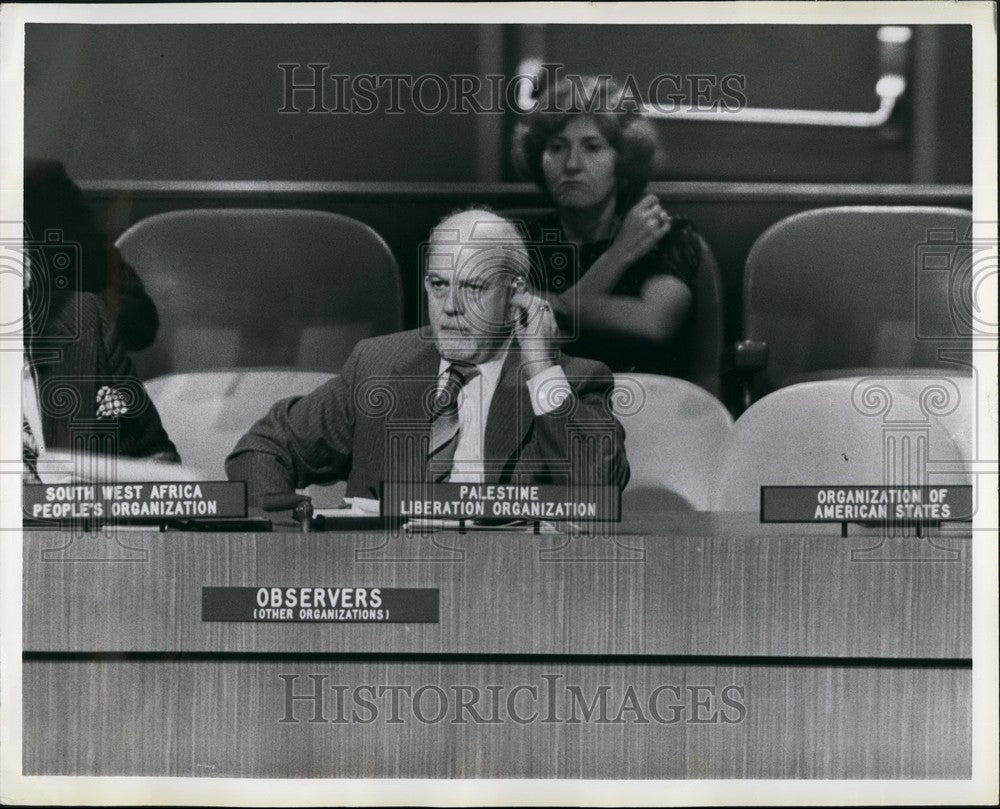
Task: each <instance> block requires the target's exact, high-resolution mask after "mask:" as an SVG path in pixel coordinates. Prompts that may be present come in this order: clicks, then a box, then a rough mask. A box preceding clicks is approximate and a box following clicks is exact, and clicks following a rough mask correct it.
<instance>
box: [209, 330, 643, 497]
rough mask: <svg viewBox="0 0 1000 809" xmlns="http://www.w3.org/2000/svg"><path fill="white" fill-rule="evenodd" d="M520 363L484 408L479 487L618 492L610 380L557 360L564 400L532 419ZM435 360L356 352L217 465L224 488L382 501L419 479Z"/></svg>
mask: <svg viewBox="0 0 1000 809" xmlns="http://www.w3.org/2000/svg"><path fill="white" fill-rule="evenodd" d="M520 356H521V355H520V352H519V351H518V349H517V344H516V342H515V343H514V344H512V346H511V349H510V351H509V352H508V354H507V358H506V361H505V362H504V366H503V369H502V371H501V374H500V379H499V381H498V383H497V389H496V392H495V393H494V395H493V400H492V402H491V404H490V409H489V413H488V417H487V420H486V431H485V435H484V442H483V443H484V452H485V456H486V457H485V459H484V462H485V464H484V465H485V479H486V482H487V483H489V482H497V483H508V482H511V483H527V482H532V483H571V484H573V485H581V486H583V485H604V486H618V487H619V488H623V487H624V486H625V483H626V482H627V481H628V474H629V473H628V461H627V460H626V458H625V450H624V448H623V443H624V435H625V433H624V430H623V429H622V427H621V425H620V424H619V423H618V422H617V420H616V419H615V418H614V416H613V415H612V413H611V409H610V399H609V397H610V393H611V391H612V387H613V378H612V376H611V373H610V371H608V369H607V368H606V367H605V366H603V365H601V364H600V363H597V362H593V361H591V360H582V359H576V358H572V357H562V358H560V364H561V365H562V367H563V369H564V371H565V373H566V377H567V379H568V381H569V382H570V384H571V386H572V388H573V391H572V395H570V396H568V397H567V398H566V400H565V402H564V404H563V406H562V407H560V408H557V410H556V411H555V412H553V413H549V414H546V415H541V416H536V415H535V414H534V410H533V409H532V406H531V400H530V396H529V392H528V388H527V385H526V384H525V381H526V376H525V375H524V373H523V370H522V367H521V361H520ZM440 360H441V357H440V354H439V353H438V351H437V348H436V347H435V345H434V342H433V340H432V338H431V337H430V335H429V334H428V333H426V332H418V331H408V332H400V333H397V334H390V335H386V336H383V337H375V338H372V339H369V340H363V341H361V342H360V343H358V345H357V346H356V348H355V349H354V352H353V353H352V354H351V356H350V357H349V358H348V360H347V363H346V364H345V366H344V368H343V370H342V371H341V374H340V375H339V376H338V377H336V378H334V379H332V380H331V381H329V382H327V383H326V384H324V385H321V386H320V387H319V388H317V389H316V390H315V391H313V392H312V393H310V394H309V395H308V396H304V397H301V398H292V399H285V400H283V401H281V402H278V403H277V404H276V405H274V407H272V408H271V411H270V412H269V413H268V414H267V415H266V416H265V417H264V418H262V419H261V420H260V421H258V422H257V423H256V424H255V425H254V426H253V427H251V428H250V430H249V432H247V434H246V435H244V436H243V438H241V439H240V440H239V442H238V443H237V444H236V447H235V448H234V449H233V451H232V452H231V453H230V455H229V457H228V458H227V459H226V472H227V474H228V475H229V478H230V479H231V480H246V481H247V482H248V484H249V485H248V492H249V495H250V500H251V503H254V504H256V503H258V502H259V500H260V497H261V496H262V495H265V494H270V493H278V492H281V493H287V492H290V491H292V490H293V489H296V488H303V487H305V486H308V485H310V484H313V483H320V484H325V483H332V482H335V481H338V480H346V481H347V495H348V496H353V497H379V494H380V491H379V484H380V483H382V482H383V481H385V480H387V479H394V480H396V481H400V482H407V483H409V482H419V481H423V480H425V479H426V460H427V448H426V440H427V437H428V436H429V433H430V424H431V417H430V411H431V404H432V401H433V398H434V393H435V391H436V389H437V382H438V371H439V367H440ZM567 393H568V392H567Z"/></svg>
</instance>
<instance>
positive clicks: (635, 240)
mask: <svg viewBox="0 0 1000 809" xmlns="http://www.w3.org/2000/svg"><path fill="white" fill-rule="evenodd" d="M669 232H670V216H669V214H667V212H666V211H665V210H664V209H663V207H662V206H661V205H660V201H659V200H658V199H657V198H656V196H655V195H654V194H647V195H646V196H644V197H643V198H642V199H641V200H639V201H638V202H637V203H636V204H635V205H633V206H632V207H631V208H630V209H629V212H628V213H627V214H625V218H624V219H623V220H622V226H621V228H619V230H618V235H617V236H615V238H614V241H613V242H612V244H611V248H609V249H612V250H617V251H618V252H619V254H620V255H621V257H622V259H623V260H624V261H625V262H626V263H627V264H632V263H634V262H636V261H638V260H639V259H640V258H642V257H643V256H644V255H646V253H648V252H649V251H650V250H652V249H653V247H654V246H655V245H656V244H658V243H659V241H660V239H662V238H663V237H664V236H666V235H667V233H669Z"/></svg>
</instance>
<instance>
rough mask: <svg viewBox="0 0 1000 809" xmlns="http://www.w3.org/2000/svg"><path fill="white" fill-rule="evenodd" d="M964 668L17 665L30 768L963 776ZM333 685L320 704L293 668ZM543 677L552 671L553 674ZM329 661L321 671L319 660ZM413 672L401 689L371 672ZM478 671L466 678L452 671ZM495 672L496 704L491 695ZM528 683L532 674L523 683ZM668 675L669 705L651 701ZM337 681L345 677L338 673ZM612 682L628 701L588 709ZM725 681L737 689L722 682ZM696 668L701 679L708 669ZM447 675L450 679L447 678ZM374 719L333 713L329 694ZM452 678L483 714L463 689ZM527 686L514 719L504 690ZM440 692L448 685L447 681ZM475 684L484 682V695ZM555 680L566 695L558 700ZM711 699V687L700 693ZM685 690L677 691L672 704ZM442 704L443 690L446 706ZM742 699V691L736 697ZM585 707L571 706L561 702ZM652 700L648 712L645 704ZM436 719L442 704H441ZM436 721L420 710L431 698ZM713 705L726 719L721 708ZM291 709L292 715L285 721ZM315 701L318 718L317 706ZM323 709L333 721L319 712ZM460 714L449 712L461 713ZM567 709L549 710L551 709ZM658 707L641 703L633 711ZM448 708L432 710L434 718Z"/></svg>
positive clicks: (200, 772) (611, 689) (370, 774)
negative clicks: (294, 698)
mask: <svg viewBox="0 0 1000 809" xmlns="http://www.w3.org/2000/svg"><path fill="white" fill-rule="evenodd" d="M971 673H972V672H971V670H970V669H964V668H941V669H935V668H912V669H906V668H893V667H888V668H853V667H840V666H831V667H820V668H816V667H809V666H791V667H785V668H781V667H771V666H718V667H706V666H674V665H669V666H662V665H624V666H615V665H609V664H600V663H594V664H588V665H566V664H557V663H536V664H528V663H518V664H492V663H489V664H465V663H448V664H440V665H439V664H433V663H420V664H417V663H368V664H359V663H347V662H344V663H340V662H338V663H330V662H326V663H322V662H309V663H302V662H294V663H293V662H287V661H285V662H274V661H271V662H228V663H218V662H196V663H192V662H156V663H154V662H101V663H94V662H85V663H79V662H72V663H66V662H61V663H60V662H42V661H31V662H28V663H26V664H25V669H24V706H25V707H24V771H25V774H58V775H173V776H244V777H249V776H264V777H282V776H284V777H289V776H298V777H351V778H375V777H436V778H488V777H507V778H510V777H522V778H524V777H529V778H543V777H548V778H626V779H630V778H969V777H970V774H971V764H970V751H971V733H970V722H971V716H970V714H971V710H970V706H971ZM280 674H286V675H298V679H297V680H291V681H290V682H291V684H292V686H293V687H294V688H295V691H296V693H298V694H302V693H309V692H311V682H312V681H310V680H309V676H310V675H316V676H317V677H319V678H321V679H320V683H321V686H322V687H323V688H325V689H326V690H325V691H324V692H323V693H324V694H325V698H324V699H325V701H324V703H323V705H322V715H321V716H319V717H314V714H313V705H312V704H311V703H309V704H307V703H304V702H298V703H295V704H294V706H293V710H294V714H292V715H291V716H290V717H286V713H285V711H286V704H285V700H286V694H285V689H286V687H287V686H286V685H285V681H283V680H281V679H280V678H279V675H280ZM543 675H544V676H545V677H548V678H549V679H544V677H543ZM324 676H325V678H326V679H322V678H323V677H324ZM369 684H370V685H372V686H375V687H378V686H391V685H400V686H403V685H409V686H410V688H411V695H416V693H417V689H419V688H421V687H424V686H430V687H431V688H428V689H427V690H425V691H423V692H421V694H420V696H419V697H417V704H418V706H419V714H418V713H417V712H415V711H414V709H413V707H412V706H413V697H412V696H411V697H407V696H406V694H405V693H404V692H402V691H399V690H396V691H395V693H396V694H398V698H399V703H398V705H399V707H398V710H397V718H398V719H399V720H400V721H398V722H395V723H393V722H391V721H389V720H390V719H391V718H392V714H391V696H390V695H391V694H392V693H393V692H392V691H389V692H386V691H383V692H381V693H382V695H381V697H378V696H376V694H378V692H377V691H373V692H368V691H362V692H361V698H362V699H365V700H367V701H368V702H371V703H372V705H373V706H374V707H373V708H371V709H367V708H363V707H362V706H361V705H360V702H359V701H358V700H357V699H356V697H355V691H354V688H355V687H357V686H359V685H369ZM460 685H465V686H470V687H473V688H478V689H480V691H478V692H476V691H470V690H465V691H463V692H456V691H455V690H454V689H453V686H460ZM490 685H492V686H495V687H496V688H497V689H499V690H497V691H496V692H495V693H497V694H498V695H499V701H498V707H497V709H496V710H495V711H494V710H493V709H492V707H491V706H492V702H491V699H492V697H491V696H490V694H491V693H494V692H490V691H488V690H487V689H486V686H490ZM517 685H524V686H529V687H534V688H536V689H537V690H536V692H535V693H536V694H537V696H532V694H531V693H530V692H525V691H520V692H516V693H515V692H513V691H512V689H513V688H514V687H515V686H517ZM664 685H666V686H673V687H675V688H676V689H678V690H676V691H674V690H662V691H660V692H658V693H657V694H655V699H654V702H655V708H656V711H657V716H659V718H660V719H663V720H673V719H676V720H677V721H671V722H669V723H667V722H660V721H657V719H656V717H655V716H654V715H653V713H652V712H651V710H650V708H649V703H650V698H651V697H654V692H655V689H657V688H658V687H660V686H664ZM333 686H338V687H340V688H341V691H340V692H337V691H335V690H334V688H333ZM602 686H606V687H607V688H606V690H605V692H604V693H605V700H606V703H605V704H606V705H607V706H608V708H607V710H606V712H605V716H606V717H607V718H609V719H611V720H613V719H616V718H619V711H620V707H621V705H622V704H623V702H625V701H626V700H627V699H630V698H628V697H626V694H627V693H628V689H629V687H630V686H631V687H632V689H633V692H634V694H635V696H636V700H637V702H636V704H638V705H639V706H640V707H639V712H628V711H626V712H624V713H622V714H621V717H620V718H621V719H622V721H621V722H617V723H616V722H614V721H608V722H603V721H598V718H599V717H600V705H599V703H598V704H597V705H596V709H595V712H594V713H593V714H591V718H590V719H589V720H585V719H584V712H583V710H582V709H581V708H580V707H579V705H580V704H579V702H577V707H576V708H575V709H574V706H573V698H572V697H571V690H570V689H571V688H573V687H575V688H578V689H579V692H580V694H581V695H582V696H583V698H584V699H585V701H586V702H587V703H588V704H589V703H592V702H594V701H595V699H596V698H597V697H598V695H599V694H600V693H601V692H600V689H601V687H602ZM729 686H733V687H735V688H737V689H742V691H735V690H729V691H726V692H725V693H726V695H727V698H728V701H727V700H724V698H723V692H724V689H726V688H727V687H729ZM695 687H697V688H695ZM434 688H438V689H441V691H440V692H439V691H436V690H434ZM336 693H343V694H344V695H345V697H346V700H347V702H346V705H347V709H346V710H344V711H343V712H342V714H343V716H346V717H350V715H351V713H352V712H353V711H355V710H356V711H357V712H358V717H359V718H361V719H371V720H372V721H370V722H369V723H367V724H361V723H358V722H352V721H346V722H334V721H332V720H334V719H336V718H337V716H338V708H337V703H336V701H335V697H334V695H335V694H336ZM459 693H461V694H462V695H464V697H465V701H466V702H467V703H471V704H472V705H473V707H475V708H477V713H478V715H479V716H480V717H482V718H483V719H484V720H489V719H491V718H493V717H494V716H495V717H496V718H498V719H499V720H500V721H499V722H496V723H488V722H485V721H484V722H480V721H477V720H476V719H475V717H474V716H473V714H471V713H469V712H468V711H462V710H461V709H460V708H458V703H459ZM512 693H515V696H514V711H515V712H516V713H517V715H518V717H519V718H521V719H531V714H532V713H533V712H534V711H537V712H538V713H539V714H540V715H539V716H538V717H536V718H534V720H533V721H528V722H526V723H524V724H520V723H518V722H516V721H513V719H512V716H511V714H510V712H509V711H508V708H507V700H508V699H509V698H510V695H511V694H512ZM441 694H443V695H444V700H445V702H442V701H441ZM477 694H478V695H479V698H478V699H475V698H474V697H476V695H477ZM549 694H554V695H555V702H554V704H555V708H554V710H552V709H550V708H549V707H548V706H549V701H548V700H549ZM697 702H701V704H702V707H698V706H697V705H696V703H697ZM671 705H675V706H678V707H676V708H675V709H671V708H670V706H671ZM442 707H443V708H444V710H443V711H442ZM741 707H742V710H741ZM574 710H575V716H576V718H577V719H578V720H580V721H578V722H576V723H573V722H569V721H566V720H567V719H569V718H571V717H572V716H573V712H574ZM640 712H641V713H640ZM439 716H440V719H439V720H438V717H439ZM420 717H422V718H423V721H421V718H420ZM712 717H714V718H715V719H716V721H714V722H711V721H698V722H696V721H694V720H708V719H711V718H712ZM283 718H291V719H294V720H296V721H290V722H282V721H281V720H282V719H283ZM312 718H319V719H320V721H317V722H310V721H309V720H310V719H312ZM324 718H325V719H326V720H328V721H322V720H323V719H324ZM456 718H457V719H459V720H462V719H464V720H466V722H465V723H464V724H463V723H456V722H454V721H452V720H454V719H456ZM553 718H554V719H556V720H557V721H547V722H546V721H542V720H543V719H553ZM641 718H645V719H646V720H647V722H646V723H642V722H641V721H640V719H641ZM433 720H437V721H433Z"/></svg>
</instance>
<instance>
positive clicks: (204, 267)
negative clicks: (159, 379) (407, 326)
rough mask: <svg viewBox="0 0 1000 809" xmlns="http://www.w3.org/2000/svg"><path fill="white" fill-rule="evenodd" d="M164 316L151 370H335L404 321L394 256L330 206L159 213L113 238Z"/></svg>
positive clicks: (141, 363) (146, 372)
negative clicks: (361, 343) (366, 341)
mask: <svg viewBox="0 0 1000 809" xmlns="http://www.w3.org/2000/svg"><path fill="white" fill-rule="evenodd" d="M117 245H118V248H119V249H120V250H121V253H122V255H123V257H124V259H125V261H127V262H128V263H129V264H131V265H132V266H133V267H134V268H135V270H136V271H137V273H138V274H139V276H140V277H141V278H142V281H143V283H144V284H145V286H146V289H147V291H148V292H149V294H150V297H152V299H153V300H154V301H155V302H156V306H157V308H158V309H159V312H160V333H159V336H158V338H157V340H156V343H154V345H153V346H152V347H150V348H149V349H146V350H145V351H141V352H138V353H136V354H135V355H134V359H135V364H136V368H137V370H138V372H139V375H140V376H142V377H144V378H150V377H153V376H159V375H161V374H165V373H170V372H176V371H195V370H203V369H208V368H232V367H253V366H267V367H275V366H288V367H295V368H302V369H308V370H314V371H328V372H335V371H338V370H339V369H340V367H341V365H342V364H343V361H344V360H345V359H346V358H347V355H348V354H349V353H350V351H351V349H352V348H353V347H354V345H355V344H356V343H357V341H358V340H359V339H362V338H364V337H369V336H372V335H376V334H385V333H389V332H392V331H398V330H399V329H400V328H402V288H401V283H400V277H399V271H398V269H397V266H396V260H395V258H394V257H393V255H392V252H391V251H390V250H389V247H388V246H387V245H386V243H385V242H384V241H383V240H382V238H381V237H380V236H379V235H378V234H377V233H376V232H375V231H374V230H372V229H371V228H370V227H368V226H367V225H365V224H363V223H361V222H358V221H356V220H354V219H350V218H348V217H346V216H341V215H339V214H334V213H328V212H324V211H304V210H271V209H261V210H254V209H203V210H185V211H172V212H170V213H164V214H157V215H156V216H151V217H149V218H148V219H143V220H142V221H140V222H138V223H136V224H135V225H133V226H132V227H131V228H129V229H128V230H127V231H126V232H125V233H124V234H122V236H121V237H120V238H119V239H118V242H117Z"/></svg>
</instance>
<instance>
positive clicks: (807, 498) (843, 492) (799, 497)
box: [760, 486, 972, 523]
mask: <svg viewBox="0 0 1000 809" xmlns="http://www.w3.org/2000/svg"><path fill="white" fill-rule="evenodd" d="M971 519H972V487H971V486H761V487H760V521H761V522H762V523H765V522H841V523H843V522H881V521H883V520H884V521H900V520H909V521H913V522H961V521H968V520H971Z"/></svg>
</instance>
